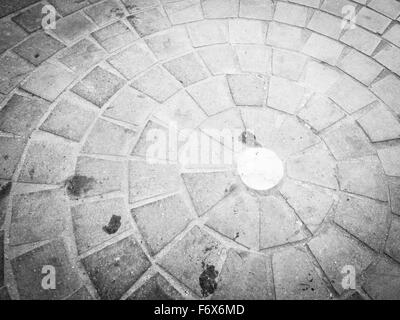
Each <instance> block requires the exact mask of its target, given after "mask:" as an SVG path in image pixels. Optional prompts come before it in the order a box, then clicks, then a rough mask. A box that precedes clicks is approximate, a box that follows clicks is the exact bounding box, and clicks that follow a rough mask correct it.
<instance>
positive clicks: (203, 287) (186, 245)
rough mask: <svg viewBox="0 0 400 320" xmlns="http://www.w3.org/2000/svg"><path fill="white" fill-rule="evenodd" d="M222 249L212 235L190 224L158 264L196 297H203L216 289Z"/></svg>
mask: <svg viewBox="0 0 400 320" xmlns="http://www.w3.org/2000/svg"><path fill="white" fill-rule="evenodd" d="M225 250H226V249H225V248H224V247H223V246H222V244H221V243H219V242H218V241H217V240H216V239H214V237H212V236H211V235H209V234H208V233H206V232H205V231H203V230H201V229H200V228H199V227H193V229H192V230H191V231H190V232H189V233H187V234H186V235H185V237H184V238H183V239H182V240H180V242H178V243H177V244H176V245H175V246H174V247H173V248H172V249H171V250H170V251H169V252H168V254H167V255H165V256H164V257H163V258H162V259H161V261H160V264H161V266H162V267H163V268H165V269H166V270H167V271H168V272H169V273H170V274H172V275H173V276H174V277H175V278H177V279H178V280H179V281H181V282H182V283H183V284H184V285H186V286H187V287H188V288H190V289H191V290H192V291H193V292H195V293H196V294H197V295H198V296H200V297H207V296H209V295H211V294H213V293H214V291H215V290H216V289H217V288H218V275H219V274H220V271H221V267H220V264H221V259H222V257H221V254H222V253H223V251H225Z"/></svg>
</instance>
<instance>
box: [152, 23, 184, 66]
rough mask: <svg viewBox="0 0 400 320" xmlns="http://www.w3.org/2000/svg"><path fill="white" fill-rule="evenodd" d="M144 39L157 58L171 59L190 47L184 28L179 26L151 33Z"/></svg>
mask: <svg viewBox="0 0 400 320" xmlns="http://www.w3.org/2000/svg"><path fill="white" fill-rule="evenodd" d="M145 41H146V43H147V45H148V46H149V48H150V49H151V50H152V51H153V53H154V54H155V56H156V57H157V58H158V59H159V60H166V59H171V58H173V57H176V56H179V55H181V54H183V53H186V52H188V51H190V50H191V49H192V46H191V44H190V40H189V37H188V35H187V32H186V29H185V28H184V27H181V26H178V27H173V28H170V29H168V30H166V31H161V32H159V33H157V34H154V35H151V36H149V37H147V38H146V39H145Z"/></svg>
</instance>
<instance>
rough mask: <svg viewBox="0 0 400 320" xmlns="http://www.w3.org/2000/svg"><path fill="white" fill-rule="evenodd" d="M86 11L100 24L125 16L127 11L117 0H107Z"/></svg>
mask: <svg viewBox="0 0 400 320" xmlns="http://www.w3.org/2000/svg"><path fill="white" fill-rule="evenodd" d="M85 13H86V14H87V15H88V16H89V17H90V18H91V19H92V20H93V21H94V22H95V23H96V24H98V25H99V26H102V25H105V24H107V23H109V22H111V21H113V20H115V19H119V18H122V17H124V15H125V13H124V10H123V9H122V6H121V5H120V3H119V2H118V1H116V0H106V1H104V2H101V3H99V4H96V5H94V6H91V7H89V8H87V9H85Z"/></svg>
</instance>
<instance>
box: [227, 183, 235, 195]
mask: <svg viewBox="0 0 400 320" xmlns="http://www.w3.org/2000/svg"><path fill="white" fill-rule="evenodd" d="M236 188H237V186H236V184H234V183H233V184H232V185H230V186H229V188H225V193H231V192H233V191H234V190H235V189H236Z"/></svg>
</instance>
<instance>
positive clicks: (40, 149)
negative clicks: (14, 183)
mask: <svg viewBox="0 0 400 320" xmlns="http://www.w3.org/2000/svg"><path fill="white" fill-rule="evenodd" d="M76 151H77V145H76V144H75V143H73V142H71V141H68V140H64V139H62V138H60V137H56V136H52V135H50V134H48V133H44V132H41V133H40V135H39V136H38V138H37V139H35V140H33V141H31V142H30V144H29V146H28V150H27V152H26V157H25V161H24V163H23V166H22V168H21V172H20V175H19V177H18V181H21V182H28V183H29V182H30V183H46V184H59V183H61V182H63V181H64V180H65V179H67V178H68V177H69V176H71V175H72V173H73V171H74V166H75V159H76V154H75V153H76Z"/></svg>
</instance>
